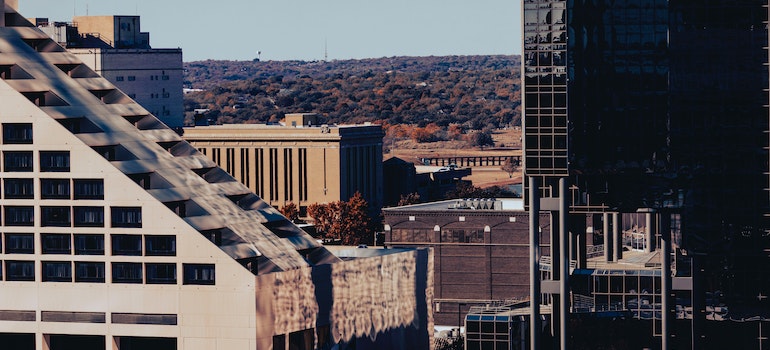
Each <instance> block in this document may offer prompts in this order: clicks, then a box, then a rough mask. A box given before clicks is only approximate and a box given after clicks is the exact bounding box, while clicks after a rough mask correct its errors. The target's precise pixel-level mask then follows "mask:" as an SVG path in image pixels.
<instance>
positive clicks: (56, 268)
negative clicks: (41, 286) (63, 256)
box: [42, 261, 72, 282]
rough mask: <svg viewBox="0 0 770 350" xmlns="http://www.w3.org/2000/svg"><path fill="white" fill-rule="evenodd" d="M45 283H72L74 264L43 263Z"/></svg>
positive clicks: (64, 262)
mask: <svg viewBox="0 0 770 350" xmlns="http://www.w3.org/2000/svg"><path fill="white" fill-rule="evenodd" d="M42 265H43V282H72V263H71V262H69V261H43V263H42Z"/></svg>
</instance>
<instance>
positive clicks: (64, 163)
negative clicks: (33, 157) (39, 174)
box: [40, 151, 70, 172]
mask: <svg viewBox="0 0 770 350" xmlns="http://www.w3.org/2000/svg"><path fill="white" fill-rule="evenodd" d="M40 171H45V172H67V171H70V152H69V151H40Z"/></svg>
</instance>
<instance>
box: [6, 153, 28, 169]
mask: <svg viewBox="0 0 770 350" xmlns="http://www.w3.org/2000/svg"><path fill="white" fill-rule="evenodd" d="M32 164H33V163H32V152H31V151H6V152H3V166H4V168H3V169H5V171H8V172H29V171H32V166H33V165H32Z"/></svg>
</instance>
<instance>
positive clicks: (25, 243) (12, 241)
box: [5, 233, 35, 254]
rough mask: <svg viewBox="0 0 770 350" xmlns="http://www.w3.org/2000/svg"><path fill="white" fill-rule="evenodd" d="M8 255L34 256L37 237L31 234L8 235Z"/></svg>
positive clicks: (6, 249)
mask: <svg viewBox="0 0 770 350" xmlns="http://www.w3.org/2000/svg"><path fill="white" fill-rule="evenodd" d="M5 253H6V254H34V253H35V235H33V234H31V233H6V234H5Z"/></svg>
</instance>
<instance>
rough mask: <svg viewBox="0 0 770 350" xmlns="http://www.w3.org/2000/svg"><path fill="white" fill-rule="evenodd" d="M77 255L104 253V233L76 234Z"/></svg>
mask: <svg viewBox="0 0 770 350" xmlns="http://www.w3.org/2000/svg"><path fill="white" fill-rule="evenodd" d="M75 255H104V235H99V234H90V235H89V234H83V235H80V234H75Z"/></svg>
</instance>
